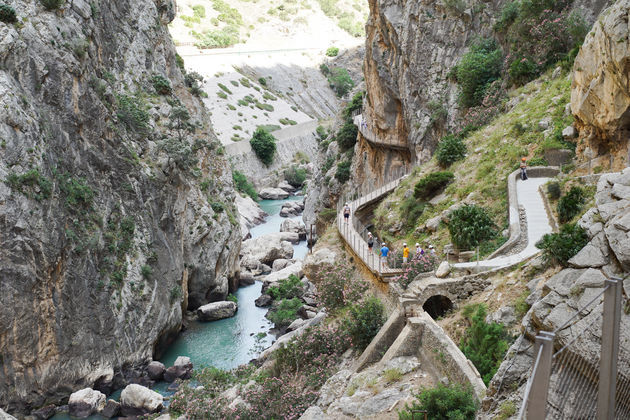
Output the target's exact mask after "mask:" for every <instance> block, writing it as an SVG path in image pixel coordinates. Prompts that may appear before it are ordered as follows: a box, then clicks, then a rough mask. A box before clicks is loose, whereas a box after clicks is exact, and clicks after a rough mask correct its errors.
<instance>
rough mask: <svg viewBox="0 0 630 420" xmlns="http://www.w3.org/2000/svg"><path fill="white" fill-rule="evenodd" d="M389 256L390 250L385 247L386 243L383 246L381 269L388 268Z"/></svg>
mask: <svg viewBox="0 0 630 420" xmlns="http://www.w3.org/2000/svg"><path fill="white" fill-rule="evenodd" d="M387 254H389V248H387V245H385V242H383V243H382V244H381V267H382V268H386V267H387Z"/></svg>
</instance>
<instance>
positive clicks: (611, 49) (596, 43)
mask: <svg viewBox="0 0 630 420" xmlns="http://www.w3.org/2000/svg"><path fill="white" fill-rule="evenodd" d="M629 10H630V1H629V0H620V1H617V2H615V3H614V4H613V5H612V6H611V7H609V8H608V9H606V10H605V11H604V12H603V13H602V14H601V16H600V18H599V20H598V21H597V23H596V24H595V25H593V29H592V30H591V32H590V33H589V34H588V35H587V36H586V39H585V40H584V44H583V45H582V48H581V49H580V52H579V54H578V55H577V57H576V59H575V64H574V66H573V70H574V74H573V84H572V87H571V109H572V111H573V114H574V115H575V116H576V119H577V123H578V125H579V126H581V127H583V128H584V130H582V128H580V135H581V137H583V138H584V139H586V141H584V142H582V143H583V144H581V145H580V147H578V150H577V151H578V156H582V155H584V156H585V157H586V158H589V156H587V153H586V150H587V147H588V148H589V149H591V150H594V151H596V153H594V156H592V157H596V156H598V154H600V153H601V154H605V153H607V152H610V153H611V154H612V155H613V157H614V161H613V164H614V167H615V168H620V167H622V166H625V165H624V164H625V163H626V162H627V159H628V158H629V155H628V136H627V134H624V133H627V130H628V129H630V119H629V118H628V115H630V113H629V110H630V82H629V80H630V79H629V78H628V75H629V74H630V60H629V57H630V39H628V23H627V16H628V11H629ZM600 145H602V146H605V147H602V148H600V147H599V146H600ZM600 150H602V151H601V152H600ZM604 150H605V151H604Z"/></svg>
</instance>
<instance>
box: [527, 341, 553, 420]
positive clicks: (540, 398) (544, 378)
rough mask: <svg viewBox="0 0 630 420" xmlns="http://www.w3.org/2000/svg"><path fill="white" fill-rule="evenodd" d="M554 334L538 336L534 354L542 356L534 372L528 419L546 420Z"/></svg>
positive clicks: (528, 404) (528, 403)
mask: <svg viewBox="0 0 630 420" xmlns="http://www.w3.org/2000/svg"><path fill="white" fill-rule="evenodd" d="M553 337H554V334H553V333H544V334H541V335H537V336H536V342H535V347H534V354H536V355H537V354H538V352H541V354H540V360H539V362H538V366H536V371H535V372H532V388H531V391H530V393H529V398H528V400H527V410H526V418H527V419H530V420H538V419H544V418H545V412H546V411H547V395H548V391H549V380H550V379H551V362H552V360H553V359H552V358H553Z"/></svg>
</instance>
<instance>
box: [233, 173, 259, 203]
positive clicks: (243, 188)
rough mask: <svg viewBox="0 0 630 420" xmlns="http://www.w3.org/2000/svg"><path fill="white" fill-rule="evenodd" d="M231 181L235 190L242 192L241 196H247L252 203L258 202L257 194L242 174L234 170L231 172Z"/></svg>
mask: <svg viewBox="0 0 630 420" xmlns="http://www.w3.org/2000/svg"><path fill="white" fill-rule="evenodd" d="M232 180H233V181H234V185H235V186H236V189H237V190H239V191H240V192H242V193H243V194H247V195H248V196H250V197H251V198H252V200H254V201H258V193H257V192H256V188H254V185H253V184H251V183H250V182H249V181H248V180H247V177H246V176H245V175H244V174H243V173H242V172H239V171H237V170H236V169H235V170H233V171H232Z"/></svg>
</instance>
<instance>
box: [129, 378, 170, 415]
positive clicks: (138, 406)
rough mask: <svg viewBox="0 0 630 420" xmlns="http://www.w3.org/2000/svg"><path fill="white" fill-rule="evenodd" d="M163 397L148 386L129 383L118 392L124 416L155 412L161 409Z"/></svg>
mask: <svg viewBox="0 0 630 420" xmlns="http://www.w3.org/2000/svg"><path fill="white" fill-rule="evenodd" d="M163 403H164V398H163V397H162V396H161V395H160V394H158V393H157V392H155V391H151V390H150V389H149V388H147V387H145V386H142V385H138V384H130V385H127V387H126V388H125V389H123V391H122V394H120V404H121V405H122V413H123V415H124V416H138V415H142V414H147V413H156V412H158V411H160V410H161V409H162V406H163Z"/></svg>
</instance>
